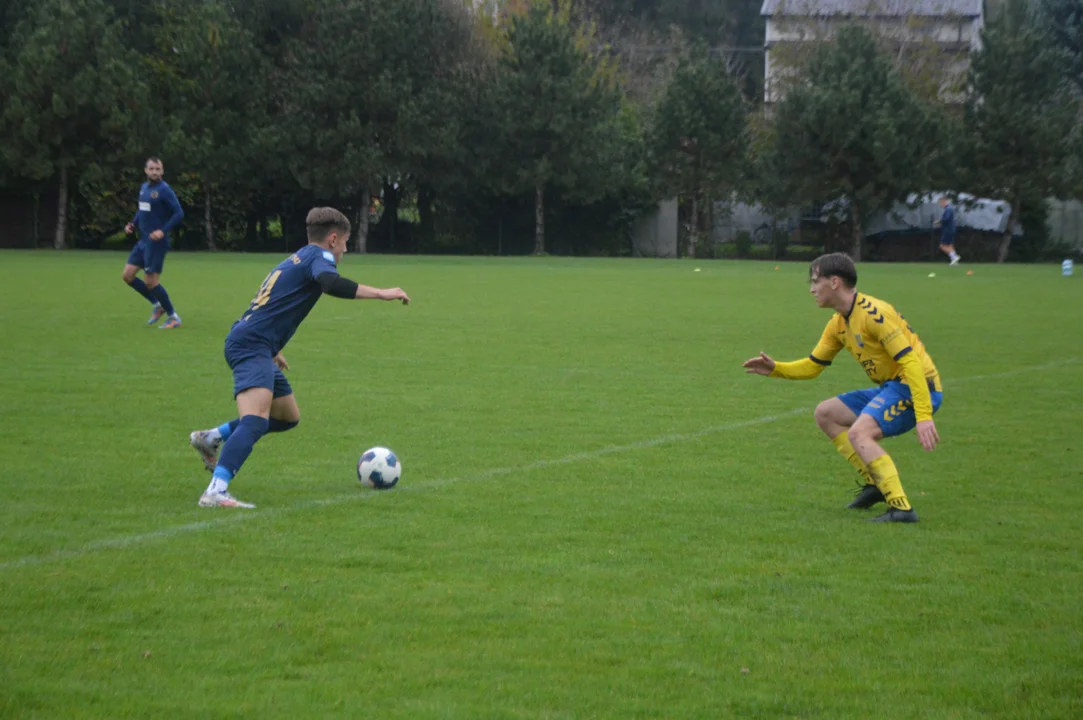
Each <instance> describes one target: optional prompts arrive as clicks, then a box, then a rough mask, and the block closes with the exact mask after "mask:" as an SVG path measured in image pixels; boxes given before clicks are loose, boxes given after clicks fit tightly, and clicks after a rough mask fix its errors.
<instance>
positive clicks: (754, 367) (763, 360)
mask: <svg viewBox="0 0 1083 720" xmlns="http://www.w3.org/2000/svg"><path fill="white" fill-rule="evenodd" d="M742 367H743V368H744V369H745V372H746V373H750V374H754V375H770V374H771V373H772V372H774V371H775V361H774V360H772V359H771V356H770V355H768V354H767V353H765V352H760V356H759V357H754V358H750V359H748V360H745V362H744V365H742Z"/></svg>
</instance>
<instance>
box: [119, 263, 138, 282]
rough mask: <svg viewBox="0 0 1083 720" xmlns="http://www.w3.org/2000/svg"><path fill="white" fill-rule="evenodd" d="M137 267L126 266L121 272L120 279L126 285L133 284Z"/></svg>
mask: <svg viewBox="0 0 1083 720" xmlns="http://www.w3.org/2000/svg"><path fill="white" fill-rule="evenodd" d="M135 272H136V271H135V268H131V269H129V268H127V267H126V268H124V270H122V271H121V273H120V279H121V280H123V281H124V284H125V285H131V284H132V280H135Z"/></svg>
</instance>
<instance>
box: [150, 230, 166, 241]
mask: <svg viewBox="0 0 1083 720" xmlns="http://www.w3.org/2000/svg"><path fill="white" fill-rule="evenodd" d="M164 237H165V233H164V232H162V231H161V230H155V231H154V232H152V233H151V234H150V239H151V240H161V239H162V238H164Z"/></svg>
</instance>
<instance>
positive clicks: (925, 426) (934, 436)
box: [917, 420, 940, 452]
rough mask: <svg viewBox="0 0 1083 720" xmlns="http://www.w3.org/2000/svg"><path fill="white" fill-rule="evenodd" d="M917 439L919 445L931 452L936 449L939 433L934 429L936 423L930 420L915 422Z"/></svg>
mask: <svg viewBox="0 0 1083 720" xmlns="http://www.w3.org/2000/svg"><path fill="white" fill-rule="evenodd" d="M917 432H918V440H920V441H921V446H922V447H923V448H925V449H926V450H928V451H929V452H932V451H933V450H936V444H937V443H938V442H940V433H938V432H937V431H936V423H934V422H933V421H932V420H922V421H921V422H919V423H918V424H917Z"/></svg>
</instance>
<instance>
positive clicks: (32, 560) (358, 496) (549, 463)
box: [0, 358, 1080, 570]
mask: <svg viewBox="0 0 1083 720" xmlns="http://www.w3.org/2000/svg"><path fill="white" fill-rule="evenodd" d="M1079 360H1080V358H1069V359H1067V360H1059V361H1056V362H1051V363H1046V364H1044V365H1032V366H1030V367H1025V368H1017V369H1015V370H1008V371H1006V372H1002V373H993V374H990V375H973V376H970V377H966V378H960V379H958V380H956V381H955V382H954V383H951V384H957V383H961V382H973V381H976V380H993V379H997V378H1004V377H1010V376H1012V375H1024V374H1026V373H1031V372H1038V371H1041V370H1050V369H1054V368H1058V367H1062V366H1064V365H1070V364H1072V363H1075V362H1078V361H1079ZM807 412H811V408H794V409H793V410H787V411H785V412H781V413H777V414H775V415H765V416H763V417H759V418H755V419H752V420H744V421H741V422H735V423H727V424H725V425H714V426H711V427H706V428H703V429H701V430H696V431H695V432H690V433H672V434H670V435H661V436H659V437H656V438H651V439H650V440H641V441H639V442H634V443H628V444H626V445H611V446H609V447H604V448H600V449H598V450H588V451H585V452H578V453H572V454H571V455H565V456H564V457H560V458H553V459H550V460H538V461H536V462H532V463H527V464H525V465H516V466H513V467H502V468H494V469H492V470H486V471H484V472H480V473H476V474H474V475H464V476H461V477H447V478H440V479H438V480H433V481H431V482H427V483H418V484H415V485H410V486H409V487H406V488H397V489H396V490H395V492H396V493H401V492H404V491H406V492H416V491H419V490H430V489H432V488H438V487H444V486H447V485H451V484H454V483H460V482H467V481H478V480H488V479H489V478H494V477H500V476H503V475H515V474H518V473H524V472H530V471H532V470H542V469H544V468H549V467H557V466H560V465H571V464H572V463H577V462H583V461H584V460H593V459H595V458H600V457H605V456H606V455H617V454H620V453H625V452H631V451H633V450H644V449H647V448H652V447H656V446H658V445H666V444H669V443H679V442H685V441H688V440H695V439H698V438H701V437H705V436H707V435H714V434H717V433H723V432H729V431H731V430H741V429H743V428H747V427H753V426H755V425H766V424H768V423H773V422H775V421H777V420H783V419H785V418H789V417H793V416H795V415H800V414H802V413H807ZM378 496H379V493H376V492H372V493H365V492H360V493H350V494H349V495H336V496H333V497H328V498H319V499H317V500H308V501H306V502H301V503H297V504H295V505H290V506H288V507H281V508H269V509H266V510H258V509H257V510H256V511H247V510H218V511H216V512H228V513H230V514H229V515H226V516H225V517H220V518H217V519H214V520H203V521H200V522H194V523H188V524H186V525H175V526H173V527H168V528H164V529H162V530H155V531H154V532H149V533H141V534H139V535H127V536H124V537H118V538H105V539H102V540H91V541H90V542H88V543H86V544H84V545H82V546H80V547H77V548H72V549H70V550H57V551H55V552H52V553H48V554H45V555H27V556H26V557H22V558H19V559H17V560H8V561H7V562H3V563H0V570H9V569H13V568H20V567H28V566H33V565H43V564H45V563H49V562H54V561H57V560H66V559H70V558H76V557H81V556H83V555H88V554H90V553H92V552H96V551H98V550H113V549H118V548H119V549H123V548H127V547H131V546H133V545H141V544H143V543H146V542H151V541H153V540H160V539H163V538H169V537H174V536H177V535H184V534H188V533H198V532H203V531H204V530H211V529H213V528H217V527H222V526H225V525H234V524H237V523H241V522H247V521H249V520H256V519H259V518H267V517H274V516H277V515H282V514H284V513H288V512H294V511H297V510H304V509H306V508H312V507H321V506H326V505H340V504H342V503H346V502H353V501H357V500H367V499H371V498H374V497H378Z"/></svg>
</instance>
